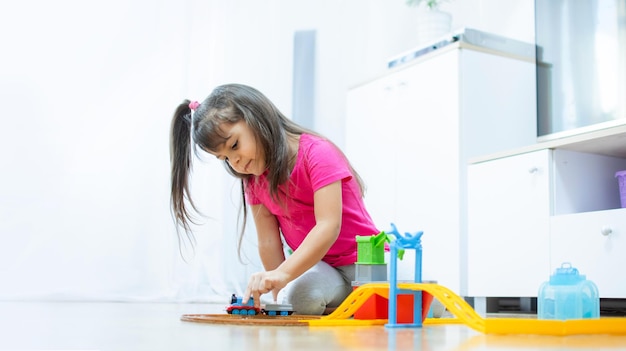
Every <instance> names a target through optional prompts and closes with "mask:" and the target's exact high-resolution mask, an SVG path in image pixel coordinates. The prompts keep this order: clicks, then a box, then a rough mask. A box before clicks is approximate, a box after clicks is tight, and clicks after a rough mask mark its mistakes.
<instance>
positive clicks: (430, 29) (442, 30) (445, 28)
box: [417, 9, 452, 44]
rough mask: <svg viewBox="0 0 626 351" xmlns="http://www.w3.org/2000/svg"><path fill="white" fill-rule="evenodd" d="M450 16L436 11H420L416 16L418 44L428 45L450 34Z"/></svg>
mask: <svg viewBox="0 0 626 351" xmlns="http://www.w3.org/2000/svg"><path fill="white" fill-rule="evenodd" d="M451 26H452V15H450V14H449V13H448V12H444V11H440V10H438V9H432V10H422V11H420V12H419V14H418V16H417V38H418V43H419V44H424V43H428V42H430V41H433V40H434V39H437V38H440V37H443V36H444V35H446V34H448V33H450V30H451Z"/></svg>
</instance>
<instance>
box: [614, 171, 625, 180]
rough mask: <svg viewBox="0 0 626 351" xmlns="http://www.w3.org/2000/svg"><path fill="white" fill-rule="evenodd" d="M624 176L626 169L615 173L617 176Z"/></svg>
mask: <svg viewBox="0 0 626 351" xmlns="http://www.w3.org/2000/svg"><path fill="white" fill-rule="evenodd" d="M623 176H626V169H625V170H623V171H617V172H616V173H615V178H619V177H623Z"/></svg>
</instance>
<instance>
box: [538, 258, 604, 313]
mask: <svg viewBox="0 0 626 351" xmlns="http://www.w3.org/2000/svg"><path fill="white" fill-rule="evenodd" d="M599 317H600V296H599V294H598V288H597V287H596V284H594V283H593V282H592V281H590V280H587V279H585V276H584V275H581V274H579V273H578V269H576V268H574V267H572V265H571V264H570V263H569V262H566V263H563V264H561V268H557V269H556V272H555V273H554V274H553V275H551V276H550V281H547V282H545V283H543V284H542V285H541V287H540V288H539V295H538V297H537V318H538V319H559V320H565V319H586V318H599Z"/></svg>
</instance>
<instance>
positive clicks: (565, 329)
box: [303, 283, 626, 335]
mask: <svg viewBox="0 0 626 351" xmlns="http://www.w3.org/2000/svg"><path fill="white" fill-rule="evenodd" d="M398 288H399V289H402V290H413V291H420V290H421V291H426V292H428V293H429V294H431V295H433V297H434V298H436V299H438V300H439V301H440V302H441V303H442V304H443V305H444V306H445V307H446V308H447V309H448V311H450V313H452V314H453V315H454V316H455V317H456V318H455V319H448V321H454V320H458V322H459V323H463V324H465V325H467V326H469V327H470V328H472V329H474V330H476V331H478V332H481V333H485V334H540V335H577V334H613V335H626V318H599V319H573V320H543V319H541V320H540V319H525V318H483V317H481V316H480V315H479V314H478V313H476V311H474V309H473V308H472V307H471V306H470V305H469V304H468V303H467V302H465V300H463V299H462V298H461V297H460V296H458V295H457V294H455V293H454V292H452V291H451V290H450V289H448V288H446V287H444V286H441V285H438V284H432V283H426V284H420V283H399V284H398ZM374 294H378V295H380V296H382V297H385V298H387V299H388V298H389V283H370V284H363V285H362V286H360V287H359V288H357V289H356V290H354V291H353V292H352V293H351V294H350V295H349V296H348V297H347V298H346V299H345V300H344V302H343V303H342V304H341V305H340V306H339V307H337V309H336V310H335V311H334V312H333V313H332V314H330V315H328V316H324V317H322V318H321V319H314V320H306V321H303V322H306V323H308V324H309V326H339V325H384V324H386V323H387V320H386V319H375V320H360V319H352V318H351V317H352V316H353V315H354V313H355V312H356V311H357V310H358V309H359V308H360V307H361V306H362V305H363V304H364V303H365V302H366V301H367V300H368V299H369V298H370V297H371V296H373V295H374ZM435 320H437V319H432V318H429V319H427V320H426V321H425V324H426V325H428V324H431V323H432V321H435ZM429 322H431V323H429ZM432 324H434V323H432ZM442 324H443V323H442Z"/></svg>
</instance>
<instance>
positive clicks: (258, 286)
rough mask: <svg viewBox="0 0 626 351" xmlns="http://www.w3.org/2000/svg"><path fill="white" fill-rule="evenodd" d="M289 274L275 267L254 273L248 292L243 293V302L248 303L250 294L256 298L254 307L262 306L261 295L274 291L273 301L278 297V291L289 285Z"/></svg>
mask: <svg viewBox="0 0 626 351" xmlns="http://www.w3.org/2000/svg"><path fill="white" fill-rule="evenodd" d="M288 282H289V277H288V276H287V274H285V273H282V272H280V271H279V270H277V269H275V270H273V271H269V272H258V273H254V274H253V275H252V276H251V277H250V281H249V282H248V287H247V288H246V292H245V293H244V294H243V298H242V303H244V304H245V303H247V302H248V299H249V298H250V296H252V297H253V298H254V307H257V308H258V307H260V306H261V295H263V294H266V293H268V292H270V291H271V292H272V298H273V301H276V299H277V298H278V292H279V291H280V290H281V289H282V288H284V287H285V285H287V283H288Z"/></svg>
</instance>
